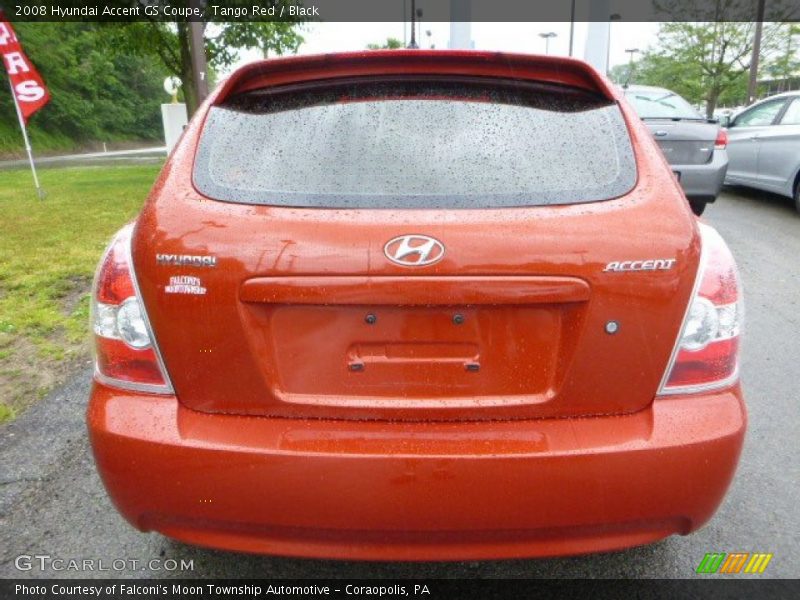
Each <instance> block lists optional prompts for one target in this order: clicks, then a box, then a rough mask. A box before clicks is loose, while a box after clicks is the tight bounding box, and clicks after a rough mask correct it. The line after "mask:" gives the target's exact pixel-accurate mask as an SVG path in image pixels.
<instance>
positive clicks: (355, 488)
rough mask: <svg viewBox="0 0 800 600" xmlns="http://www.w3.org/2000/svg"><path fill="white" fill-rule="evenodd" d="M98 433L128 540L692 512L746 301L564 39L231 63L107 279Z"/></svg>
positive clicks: (356, 551)
mask: <svg viewBox="0 0 800 600" xmlns="http://www.w3.org/2000/svg"><path fill="white" fill-rule="evenodd" d="M93 304H94V310H93V332H94V336H95V342H96V352H97V368H96V373H95V378H94V386H93V388H92V392H91V399H90V403H89V408H88V426H89V433H90V437H91V443H92V447H93V450H94V455H95V458H96V462H97V467H98V469H99V471H100V474H101V476H102V479H103V482H104V483H105V486H106V488H107V489H108V492H109V494H110V496H111V498H112V499H113V501H114V503H115V505H116V506H117V508H118V509H119V511H120V512H121V513H122V514H123V515H124V516H125V518H126V519H128V520H129V521H130V522H131V523H132V524H133V525H135V526H136V527H138V528H139V529H142V530H156V531H159V532H161V533H163V534H165V535H168V536H170V537H173V538H177V539H179V540H183V541H186V542H190V543H196V544H201V545H206V546H213V547H217V548H227V549H233V550H241V551H248V552H261V553H270V554H282V555H299V556H312V557H338V558H357V559H392V560H405V559H480V558H499V557H522V556H543V555H559V554H573V553H581V552H593V551H601V550H610V549H616V548H623V547H628V546H632V545H636V544H643V543H647V542H652V541H654V540H658V539H660V538H663V537H665V536H668V535H670V534H675V533H678V534H687V533H689V532H691V531H693V530H695V529H697V528H698V527H700V526H702V525H703V524H704V523H705V522H706V521H707V520H708V519H709V518H710V517H711V516H712V514H713V513H714V511H715V510H716V508H717V506H718V505H719V504H720V502H721V500H722V498H723V495H724V494H725V491H726V489H727V487H728V485H729V484H730V481H731V478H732V477H733V474H734V471H735V468H736V465H737V462H738V459H739V453H740V450H741V446H742V441H743V436H744V432H745V426H746V412H745V407H744V404H743V400H742V395H741V391H740V388H739V384H738V370H737V362H738V353H739V339H740V328H741V320H742V297H741V291H740V287H739V280H738V275H737V270H736V266H735V264H734V261H733V258H732V257H731V254H730V252H729V250H728V248H727V246H726V245H725V243H724V242H723V240H722V239H721V238H720V236H719V235H718V234H717V233H716V232H715V231H714V230H713V229H712V228H711V227H709V226H707V225H704V224H702V223H699V222H698V221H697V219H696V218H695V217H694V216H693V215H692V213H691V210H690V209H689V206H688V204H687V202H686V199H685V198H684V196H683V194H682V192H681V189H680V187H679V185H678V183H677V182H676V181H675V179H674V177H673V175H672V173H671V171H670V168H669V166H668V165H667V164H666V162H665V161H664V159H663V158H662V155H661V153H660V152H659V150H658V148H657V146H656V145H655V142H654V141H653V139H652V136H651V135H650V132H649V131H648V130H647V129H646V128H645V126H644V125H643V124H642V122H641V120H640V119H639V118H638V117H637V116H636V114H635V113H634V112H633V111H632V109H631V108H630V106H629V105H628V104H627V103H626V102H625V101H624V99H623V98H622V97H621V93H620V92H617V91H615V90H614V89H613V87H612V86H611V84H610V83H609V82H608V81H607V80H605V79H604V78H602V77H601V76H599V75H598V74H597V73H596V72H595V71H593V70H592V69H591V68H590V67H589V66H588V65H586V64H584V63H582V62H580V61H575V60H571V59H562V58H548V57H537V56H521V55H511V54H497V53H484V52H460V51H434V52H427V51H386V52H364V53H356V54H345V55H327V56H315V57H300V58H287V59H279V60H269V61H266V62H262V63H258V64H253V65H249V66H246V67H244V68H242V69H240V70H239V71H237V72H236V73H234V74H233V76H232V77H231V78H230V79H229V80H228V81H227V82H226V83H225V84H224V85H222V86H221V87H220V88H219V89H218V90H217V91H216V92H214V94H213V95H212V96H211V98H209V100H208V101H207V102H206V103H205V104H204V105H203V106H202V108H201V109H200V110H199V111H198V113H197V114H196V116H195V117H194V118H193V120H192V122H191V124H190V125H189V127H188V129H187V130H186V132H185V134H184V136H183V139H182V140H181V142H180V143H179V145H178V147H177V148H176V150H175V152H174V153H173V154H172V156H171V157H170V159H169V161H168V163H167V165H166V166H165V168H164V170H163V172H162V174H161V176H160V177H159V179H158V181H157V183H156V185H155V187H154V189H153V191H152V193H151V195H150V197H149V199H148V201H147V203H146V205H145V207H144V209H143V210H142V213H141V214H140V215H139V217H138V218H137V219H136V221H135V223H134V224H133V225H131V226H128V227H126V228H124V229H123V230H122V231H121V232H120V233H119V234H118V235H117V236H116V238H115V239H114V241H113V242H112V244H111V245H110V247H109V249H108V251H107V252H106V254H105V256H104V258H103V259H102V261H101V265H100V268H99V270H98V274H97V280H96V285H95V290H94V300H93Z"/></svg>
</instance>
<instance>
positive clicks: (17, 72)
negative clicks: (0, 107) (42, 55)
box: [0, 11, 50, 123]
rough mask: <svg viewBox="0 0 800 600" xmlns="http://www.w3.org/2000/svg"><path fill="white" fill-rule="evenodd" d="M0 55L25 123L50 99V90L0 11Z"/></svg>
mask: <svg viewBox="0 0 800 600" xmlns="http://www.w3.org/2000/svg"><path fill="white" fill-rule="evenodd" d="M0 55H1V56H2V57H3V65H4V66H5V68H6V73H8V78H9V79H10V80H11V87H12V88H13V89H14V95H15V96H16V98H17V105H18V106H19V110H20V112H21V113H22V118H23V119H24V121H25V123H27V122H28V118H30V116H31V115H32V114H33V113H35V112H36V111H37V110H39V109H40V108H42V107H43V106H44V105H45V104H47V102H48V101H49V100H50V92H48V91H47V87H46V86H45V85H44V81H42V76H41V75H39V72H38V71H37V70H36V67H34V66H33V63H32V62H31V61H30V60H28V57H27V56H25V52H24V51H23V50H22V45H21V44H20V43H19V40H18V39H17V36H16V34H15V33H14V28H13V27H11V23H9V22H8V21H7V20H6V17H5V15H4V14H3V12H2V11H0Z"/></svg>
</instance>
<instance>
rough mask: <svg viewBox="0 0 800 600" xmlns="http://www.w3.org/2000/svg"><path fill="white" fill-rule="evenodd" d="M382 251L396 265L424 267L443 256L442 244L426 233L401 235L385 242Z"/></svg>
mask: <svg viewBox="0 0 800 600" xmlns="http://www.w3.org/2000/svg"><path fill="white" fill-rule="evenodd" d="M383 253H384V254H385V255H386V258H388V259H389V260H390V261H392V262H393V263H394V264H396V265H402V266H404V267H424V266H425V265H432V264H434V263H437V262H439V261H440V260H442V258H444V244H442V242H440V241H439V240H437V239H435V238H432V237H430V236H427V235H401V236H398V237H396V238H393V239H391V240H389V241H388V242H386V245H385V246H384V247H383Z"/></svg>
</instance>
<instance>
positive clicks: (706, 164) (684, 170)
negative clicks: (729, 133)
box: [624, 85, 728, 215]
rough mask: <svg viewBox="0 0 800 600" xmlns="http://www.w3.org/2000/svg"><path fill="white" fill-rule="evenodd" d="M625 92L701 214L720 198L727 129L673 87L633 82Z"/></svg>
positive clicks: (725, 160)
mask: <svg viewBox="0 0 800 600" xmlns="http://www.w3.org/2000/svg"><path fill="white" fill-rule="evenodd" d="M624 92H625V97H626V98H627V99H628V101H629V102H630V103H631V104H632V105H633V108H634V109H635V110H636V112H637V114H638V115H639V117H641V119H642V120H643V121H644V122H645V123H646V124H647V126H648V127H649V129H650V131H652V132H653V135H654V136H655V139H656V142H657V143H658V145H659V146H660V147H661V150H662V152H664V156H665V157H666V159H667V161H668V162H669V164H670V165H671V166H672V170H673V171H674V172H675V175H676V176H677V177H678V179H679V180H680V182H681V186H683V191H684V193H685V194H686V198H687V199H688V200H689V204H691V206H692V210H693V211H694V212H695V213H696V214H698V215H699V214H702V212H703V210H704V209H705V207H706V204H707V203H709V202H714V200H716V199H717V194H719V191H720V189H722V182H723V180H724V179H725V172H726V170H727V169H728V154H727V152H726V151H725V145H726V135H725V131H724V130H723V129H722V128H721V127H720V126H719V124H718V123H717V122H716V121H714V120H709V119H706V118H705V117H703V116H702V115H701V114H700V113H698V112H697V110H695V109H694V108H693V107H692V105H691V104H689V103H688V102H687V101H686V100H684V99H683V98H681V97H680V96H679V95H678V94H676V93H675V92H672V91H670V90H667V89H664V88H659V87H650V86H644V85H630V86H627V87H625V88H624Z"/></svg>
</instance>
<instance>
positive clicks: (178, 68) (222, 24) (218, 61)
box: [107, 0, 303, 115]
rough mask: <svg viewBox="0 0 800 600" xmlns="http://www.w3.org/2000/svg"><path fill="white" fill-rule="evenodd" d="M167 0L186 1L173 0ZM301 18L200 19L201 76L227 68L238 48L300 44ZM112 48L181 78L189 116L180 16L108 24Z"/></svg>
mask: <svg viewBox="0 0 800 600" xmlns="http://www.w3.org/2000/svg"><path fill="white" fill-rule="evenodd" d="M173 4H184V5H185V4H186V0H176V1H175V2H173ZM238 4H242V5H252V4H253V3H252V0H247V1H242V0H231V2H228V3H227V4H226V6H230V7H235V6H237V5H238ZM269 4H274V5H276V6H280V5H282V4H285V5H289V4H292V2H289V0H273V1H271V2H269ZM300 24H301V21H300V20H297V21H291V22H290V21H267V20H264V21H233V22H228V21H208V22H206V23H201V24H200V26H201V27H202V28H203V38H204V41H205V50H206V58H207V61H208V65H209V70H210V71H211V73H209V74H208V75H207V76H208V77H209V79H212V76H213V73H214V71H216V70H218V69H221V68H225V67H229V66H230V65H232V64H233V63H234V62H235V61H236V60H237V58H238V51H239V50H241V49H257V50H259V51H260V52H261V54H262V56H264V58H266V57H267V56H269V55H270V54H277V55H281V54H285V53H290V52H291V53H293V52H296V51H297V49H298V48H299V47H300V44H302V43H303V37H302V36H301V35H300V31H299V27H300ZM107 26H108V28H109V29H110V30H112V34H111V35H112V36H113V37H111V38H109V39H110V40H112V43H113V45H114V47H116V48H124V49H125V50H126V51H127V52H129V53H131V54H134V55H136V56H141V57H150V58H155V59H157V60H158V61H159V62H160V63H161V65H162V66H163V67H164V68H165V69H166V70H167V71H168V72H169V73H170V74H171V75H177V76H178V77H179V78H180V79H181V81H182V82H183V86H182V87H183V97H184V100H185V102H186V107H187V110H188V112H189V114H190V115H191V114H192V113H193V112H194V111H195V110H196V109H197V106H198V101H197V98H196V97H195V91H194V76H193V73H192V63H191V53H190V44H189V39H190V35H191V32H190V28H189V24H188V23H187V22H186V21H177V22H175V23H165V22H160V21H157V20H151V21H143V22H137V23H125V24H119V23H109V24H107Z"/></svg>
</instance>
